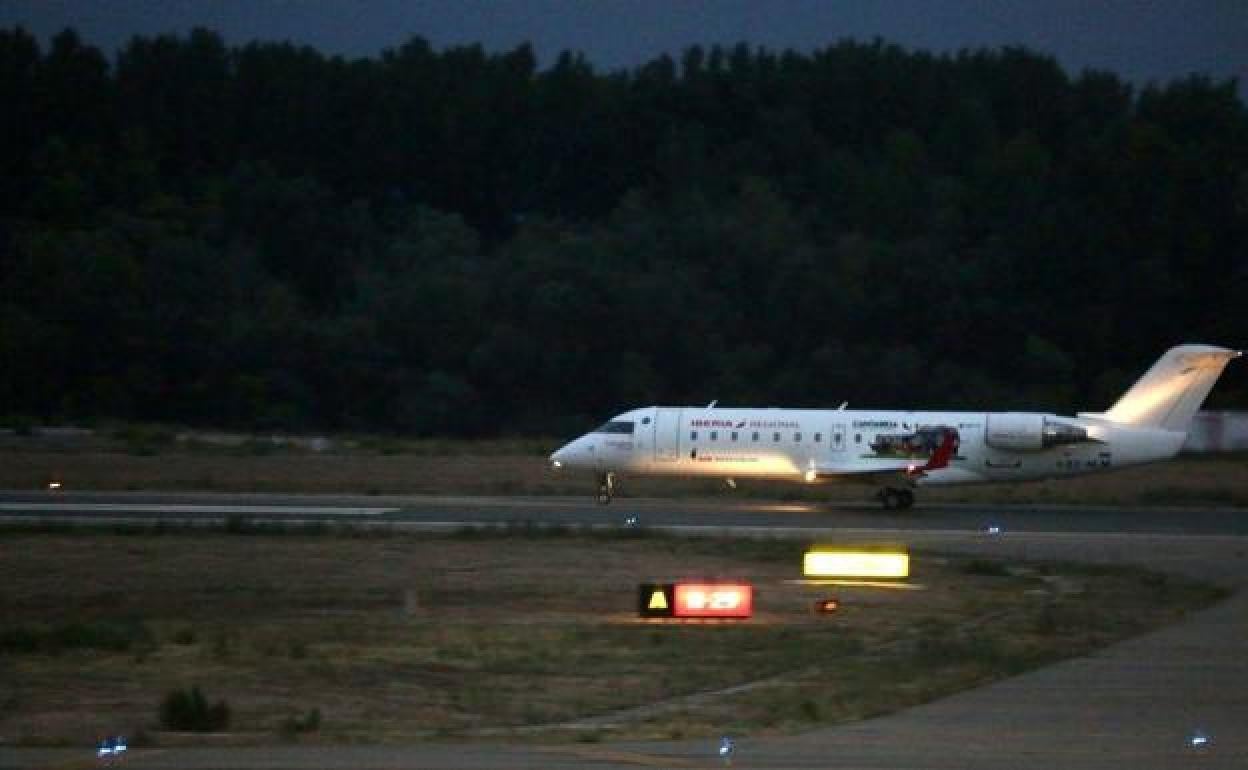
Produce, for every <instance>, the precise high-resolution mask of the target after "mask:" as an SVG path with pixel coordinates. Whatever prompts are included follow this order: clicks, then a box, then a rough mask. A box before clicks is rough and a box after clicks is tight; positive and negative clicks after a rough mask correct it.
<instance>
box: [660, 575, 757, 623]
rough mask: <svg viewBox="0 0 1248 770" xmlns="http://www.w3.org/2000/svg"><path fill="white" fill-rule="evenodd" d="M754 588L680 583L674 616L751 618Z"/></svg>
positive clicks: (673, 609) (739, 584)
mask: <svg viewBox="0 0 1248 770" xmlns="http://www.w3.org/2000/svg"><path fill="white" fill-rule="evenodd" d="M753 612H754V589H753V588H752V587H751V586H750V585H749V584H746V583H677V584H676V587H675V591H674V596H673V601H672V615H674V616H675V617H678V618H748V617H750V615H751V614H753Z"/></svg>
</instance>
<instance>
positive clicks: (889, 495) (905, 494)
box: [875, 487, 914, 511]
mask: <svg viewBox="0 0 1248 770" xmlns="http://www.w3.org/2000/svg"><path fill="white" fill-rule="evenodd" d="M875 497H876V499H877V500H879V501H880V503H881V504H883V506H884V508H885V509H886V510H890V511H894V510H899V509H902V510H904V509H906V508H909V507H911V506H912V505H914V492H913V491H911V490H909V489H898V488H897V487H885V488H884V489H881V490H880V491H879V492H876V494H875Z"/></svg>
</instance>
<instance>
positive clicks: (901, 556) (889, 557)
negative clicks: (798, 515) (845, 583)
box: [802, 546, 910, 578]
mask: <svg viewBox="0 0 1248 770" xmlns="http://www.w3.org/2000/svg"><path fill="white" fill-rule="evenodd" d="M802 574H803V575H805V576H806V577H816V578H906V577H909V576H910V554H909V553H907V552H906V551H904V550H889V551H867V550H854V549H845V548H827V547H822V546H816V547H815V548H812V549H811V550H809V551H807V552H806V554H805V556H804V557H803V559H802Z"/></svg>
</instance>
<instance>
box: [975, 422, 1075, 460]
mask: <svg viewBox="0 0 1248 770" xmlns="http://www.w3.org/2000/svg"><path fill="white" fill-rule="evenodd" d="M1085 441H1091V439H1089V438H1088V431H1087V430H1086V429H1085V428H1081V427H1080V426H1078V425H1068V424H1067V423H1064V422H1059V421H1057V420H1053V419H1050V418H1048V417H1045V416H1044V415H1042V414H1025V413H1021V412H997V413H995V414H992V413H990V414H989V415H988V422H987V424H986V425H985V426H984V443H985V444H987V445H988V446H990V447H992V448H993V449H1002V450H1005V451H1007V452H1039V451H1040V450H1042V449H1048V448H1049V447H1055V446H1061V445H1064V444H1079V443H1082V442H1085Z"/></svg>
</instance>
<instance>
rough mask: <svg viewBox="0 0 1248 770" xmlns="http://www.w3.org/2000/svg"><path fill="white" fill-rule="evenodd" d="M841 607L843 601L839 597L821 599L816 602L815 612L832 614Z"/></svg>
mask: <svg viewBox="0 0 1248 770" xmlns="http://www.w3.org/2000/svg"><path fill="white" fill-rule="evenodd" d="M840 608H841V602H840V601H839V600H837V599H832V598H829V599H820V600H819V601H817V602H815V613H816V614H818V615H831V614H832V613H834V612H836V611H837V610H838V609H840Z"/></svg>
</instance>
